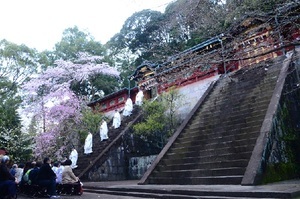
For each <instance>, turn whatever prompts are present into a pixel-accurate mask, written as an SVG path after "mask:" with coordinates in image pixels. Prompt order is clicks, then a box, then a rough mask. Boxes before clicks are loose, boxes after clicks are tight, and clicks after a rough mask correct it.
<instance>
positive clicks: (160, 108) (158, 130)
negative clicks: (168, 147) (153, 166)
mask: <svg viewBox="0 0 300 199" xmlns="http://www.w3.org/2000/svg"><path fill="white" fill-rule="evenodd" d="M179 101H180V95H179V93H178V90H176V89H170V91H169V92H168V93H165V94H163V95H162V96H161V98H160V99H159V100H155V101H153V102H151V101H149V100H148V101H145V103H144V104H143V107H142V108H143V115H144V118H143V120H142V122H140V123H138V124H135V125H134V126H133V133H134V135H135V136H138V137H139V138H140V139H141V140H143V141H144V142H145V144H146V145H148V146H149V147H150V148H153V149H154V150H155V149H162V148H163V147H164V145H165V144H166V143H167V140H168V139H169V137H170V136H171V135H172V134H173V133H174V131H175V129H176V128H177V127H178V124H179V122H178V121H179V119H178V117H177V113H176V109H177V108H178V106H179V105H180V103H179ZM137 145H138V143H137ZM140 150H141V149H140Z"/></svg>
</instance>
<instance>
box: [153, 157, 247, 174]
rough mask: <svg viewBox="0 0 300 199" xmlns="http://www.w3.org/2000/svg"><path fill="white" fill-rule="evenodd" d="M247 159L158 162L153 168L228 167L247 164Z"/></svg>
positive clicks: (191, 168)
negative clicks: (167, 163) (179, 162)
mask: <svg viewBox="0 0 300 199" xmlns="http://www.w3.org/2000/svg"><path fill="white" fill-rule="evenodd" d="M248 161H249V160H248V159H235V160H231V161H228V160H223V161H211V162H200V163H198V162H197V163H196V162H192V163H184V164H172V165H166V164H159V165H158V166H157V168H155V170H157V171H160V170H162V171H163V170H166V171H170V170H188V169H190V170H193V169H202V168H228V167H246V166H247V165H248Z"/></svg>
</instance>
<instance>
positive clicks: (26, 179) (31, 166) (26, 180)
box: [21, 161, 36, 185]
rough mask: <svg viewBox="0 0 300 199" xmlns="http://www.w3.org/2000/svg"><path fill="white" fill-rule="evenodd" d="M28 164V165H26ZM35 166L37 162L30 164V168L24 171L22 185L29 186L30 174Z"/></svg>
mask: <svg viewBox="0 0 300 199" xmlns="http://www.w3.org/2000/svg"><path fill="white" fill-rule="evenodd" d="M26 164H27V163H26ZM35 165H36V162H35V161H32V162H31V163H30V166H29V167H28V168H27V170H26V171H25V169H24V171H23V177H22V181H21V183H22V185H25V184H28V181H29V173H30V171H31V170H32V169H33V168H34V167H35Z"/></svg>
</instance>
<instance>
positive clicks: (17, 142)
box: [0, 127, 33, 163]
mask: <svg viewBox="0 0 300 199" xmlns="http://www.w3.org/2000/svg"><path fill="white" fill-rule="evenodd" d="M32 141H33V137H32V136H31V135H29V134H26V133H21V128H20V127H15V128H14V129H10V130H8V129H1V135H0V146H1V147H5V148H6V149H7V151H8V152H9V156H10V158H11V159H12V160H13V161H14V162H16V163H20V162H25V161H27V160H30V159H31V158H32V150H33V144H32Z"/></svg>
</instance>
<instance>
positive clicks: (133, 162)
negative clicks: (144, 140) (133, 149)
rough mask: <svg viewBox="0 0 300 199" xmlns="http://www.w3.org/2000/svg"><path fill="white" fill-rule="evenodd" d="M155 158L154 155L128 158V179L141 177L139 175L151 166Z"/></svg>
mask: <svg viewBox="0 0 300 199" xmlns="http://www.w3.org/2000/svg"><path fill="white" fill-rule="evenodd" d="M155 158H156V155H151V156H142V157H132V158H130V159H129V167H128V174H129V179H131V180H139V179H141V177H143V175H144V173H145V172H146V171H147V169H148V168H149V167H150V166H151V164H152V162H153V161H154V159H155Z"/></svg>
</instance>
